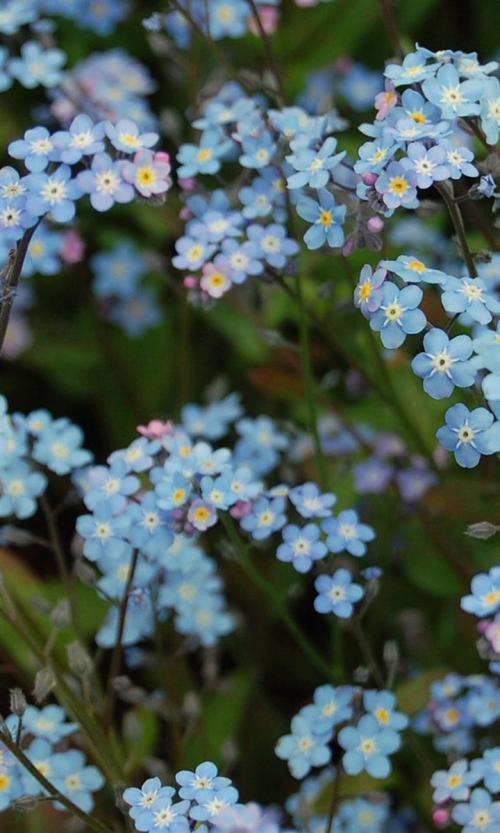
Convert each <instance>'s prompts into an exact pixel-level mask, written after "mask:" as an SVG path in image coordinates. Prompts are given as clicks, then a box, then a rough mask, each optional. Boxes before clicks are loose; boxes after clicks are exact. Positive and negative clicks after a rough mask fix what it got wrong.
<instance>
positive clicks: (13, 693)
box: [10, 688, 28, 717]
mask: <svg viewBox="0 0 500 833" xmlns="http://www.w3.org/2000/svg"><path fill="white" fill-rule="evenodd" d="M27 705H28V703H27V702H26V697H25V696H24V692H23V691H22V690H21V689H20V688H11V690H10V710H11V712H12V714H15V715H16V717H22V716H23V714H24V712H25V711H26V707H27Z"/></svg>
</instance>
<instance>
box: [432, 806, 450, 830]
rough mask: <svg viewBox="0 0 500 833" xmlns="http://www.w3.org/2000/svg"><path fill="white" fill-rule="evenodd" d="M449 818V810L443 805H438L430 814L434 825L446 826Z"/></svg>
mask: <svg viewBox="0 0 500 833" xmlns="http://www.w3.org/2000/svg"><path fill="white" fill-rule="evenodd" d="M450 818H451V816H450V811H449V810H446V809H445V808H444V807H438V808H437V809H436V810H434V812H433V814H432V820H433V822H434V824H435V825H436V827H446V826H447V824H448V823H449V821H450Z"/></svg>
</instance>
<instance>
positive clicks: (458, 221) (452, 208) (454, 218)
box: [436, 183, 477, 278]
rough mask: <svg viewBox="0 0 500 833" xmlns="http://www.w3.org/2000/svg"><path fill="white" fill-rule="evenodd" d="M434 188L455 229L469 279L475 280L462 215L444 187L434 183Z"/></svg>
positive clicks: (475, 276)
mask: <svg viewBox="0 0 500 833" xmlns="http://www.w3.org/2000/svg"><path fill="white" fill-rule="evenodd" d="M436 188H437V190H438V191H439V193H440V194H441V196H442V198H443V202H444V204H445V205H446V208H447V209H448V214H449V215H450V218H451V222H452V223H453V228H454V229H455V234H456V235H457V238H458V241H459V243H460V250H461V254H462V257H463V259H464V261H465V265H466V266H467V271H468V273H469V277H471V278H477V269H476V266H475V263H474V260H473V258H472V254H471V251H470V249H469V244H468V243H467V237H466V235H465V228H464V222H463V220H462V213H461V211H460V207H459V205H458V204H457V203H456V202H455V201H454V199H453V195H452V194H451V195H450V194H449V193H448V191H447V190H446V186H445V185H439V184H438V183H436Z"/></svg>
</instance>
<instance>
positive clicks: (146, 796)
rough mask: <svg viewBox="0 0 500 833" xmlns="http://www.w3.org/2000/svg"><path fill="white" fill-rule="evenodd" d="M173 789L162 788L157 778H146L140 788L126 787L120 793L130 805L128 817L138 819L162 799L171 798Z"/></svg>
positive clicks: (173, 792)
mask: <svg viewBox="0 0 500 833" xmlns="http://www.w3.org/2000/svg"><path fill="white" fill-rule="evenodd" d="M174 794H175V790H174V788H173V787H164V786H163V784H162V783H161V781H160V779H159V778H148V779H147V780H146V781H144V783H143V785H142V787H141V788H140V789H139V788H138V787H128V788H127V789H126V790H124V791H123V793H122V798H123V800H124V801H125V802H126V803H127V804H130V810H129V811H128V813H129V816H130V817H131V818H133V819H138V818H139V817H140V816H141V814H142V813H144V812H149V811H151V810H152V809H153V807H154V806H155V805H156V804H157V802H158V801H159V800H160V799H162V798H172V796H173V795H174Z"/></svg>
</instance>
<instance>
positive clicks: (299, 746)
mask: <svg viewBox="0 0 500 833" xmlns="http://www.w3.org/2000/svg"><path fill="white" fill-rule="evenodd" d="M324 737H325V735H324V733H323V735H319V736H318V735H316V734H315V732H314V723H312V722H311V719H308V717H307V716H304V715H303V714H301V713H299V714H298V715H296V716H295V717H294V718H293V720H292V723H291V734H289V735H284V736H283V737H281V738H280V739H279V741H278V743H277V744H276V747H275V750H274V751H275V753H276V755H277V756H278V758H280V759H281V760H282V761H287V762H288V768H289V769H290V772H291V773H292V775H293V777H294V778H299V779H300V778H304V777H305V776H306V775H307V774H308V772H310V770H311V767H313V766H324V765H325V764H327V763H329V761H330V760H331V757H332V753H331V750H330V748H329V747H328V745H327V742H325V740H324ZM327 737H328V736H327Z"/></svg>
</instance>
